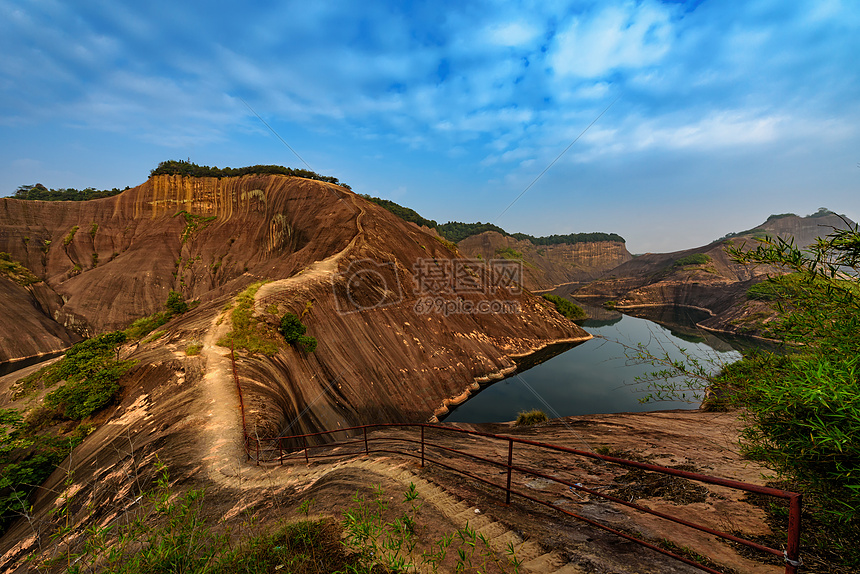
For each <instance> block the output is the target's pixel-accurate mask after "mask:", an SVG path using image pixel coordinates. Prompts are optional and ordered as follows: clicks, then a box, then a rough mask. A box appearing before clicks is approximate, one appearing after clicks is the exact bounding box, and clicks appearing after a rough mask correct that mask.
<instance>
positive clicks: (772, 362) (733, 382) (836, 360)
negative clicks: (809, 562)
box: [652, 225, 860, 572]
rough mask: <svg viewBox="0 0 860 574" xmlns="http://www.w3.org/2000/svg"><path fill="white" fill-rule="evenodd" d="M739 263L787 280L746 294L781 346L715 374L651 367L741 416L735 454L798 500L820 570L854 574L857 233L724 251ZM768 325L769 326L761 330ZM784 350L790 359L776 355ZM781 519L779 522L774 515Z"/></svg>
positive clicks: (859, 368) (859, 491)
mask: <svg viewBox="0 0 860 574" xmlns="http://www.w3.org/2000/svg"><path fill="white" fill-rule="evenodd" d="M726 251H727V253H728V254H729V256H730V257H731V258H732V259H733V260H734V261H736V262H738V263H741V264H746V265H768V266H776V267H780V268H782V269H783V270H785V271H787V272H789V274H788V275H784V276H780V277H775V278H772V279H769V280H767V281H764V282H762V283H760V284H759V285H757V286H755V287H754V288H752V289H751V292H750V293H749V295H750V296H751V297H752V298H754V299H759V300H763V301H767V302H769V303H771V304H772V306H773V308H774V310H775V311H777V313H778V317H777V318H776V320H774V321H769V322H768V323H767V325H768V327H767V328H768V330H769V332H770V333H772V335H771V336H773V337H774V338H777V339H779V340H780V341H781V342H783V343H784V344H785V346H784V348H783V349H781V351H782V353H776V352H769V351H766V350H760V349H756V350H751V351H745V352H744V356H743V358H742V359H741V360H740V361H738V362H735V363H732V364H730V365H727V366H724V367H723V368H722V370H721V371H720V372H719V374H717V375H713V374H710V373H708V372H705V371H704V370H703V369H701V368H700V365H699V364H697V363H696V360H695V359H694V358H691V357H690V356H689V355H687V357H686V361H673V360H671V359H670V358H669V357H668V356H667V357H663V358H654V357H652V359H654V360H655V362H652V364H657V365H663V366H665V367H666V369H665V370H664V371H662V373H665V376H662V377H661V379H662V380H663V381H664V382H665V381H669V380H670V378H669V377H671V376H678V377H683V378H684V382H683V383H681V384H675V385H673V384H672V383H669V387H667V388H670V389H672V390H674V392H675V394H677V392H678V391H683V390H684V389H685V388H686V386H685V385H687V384H688V381H690V380H692V378H691V376H692V377H698V378H699V379H700V380H703V381H705V382H707V384H708V386H709V389H710V391H711V394H712V398H711V399H709V400H708V401H707V405H706V406H707V407H708V408H720V407H723V408H725V407H735V408H740V409H742V410H741V412H742V413H743V414H742V416H743V417H744V421H745V424H746V427H745V429H744V430H743V432H742V441H741V444H742V448H743V452H744V454H745V455H746V456H748V457H750V458H753V459H755V460H759V461H761V462H763V463H764V464H765V465H766V466H767V467H769V468H770V469H772V470H773V471H775V472H776V475H777V478H778V479H779V480H781V481H787V482H788V483H790V484H791V489H792V490H795V491H799V492H801V493H803V495H804V499H803V500H804V508H805V509H807V511H808V512H810V513H811V514H812V515H814V516H816V517H818V518H819V519H818V520H817V521H816V522H815V523H814V525H813V528H814V529H815V530H814V531H812V532H810V530H809V529H808V526H804V531H803V534H802V536H803V537H804V542H802V544H809V545H811V546H813V548H811V551H812V552H813V553H815V554H817V555H818V556H820V557H826V558H822V559H823V560H826V561H827V563H826V564H825V565H822V566H821V567H820V568H817V569H816V571H822V572H849V571H851V572H854V571H857V568H858V566H860V482H858V477H860V337H858V336H857V334H858V333H860V279H858V277H860V229H858V227H857V226H856V225H854V226H852V227H851V228H849V229H835V230H834V231H833V233H831V234H830V235H828V236H827V237H826V238H821V239H819V240H818V242H816V243H815V244H813V245H812V246H810V247H809V248H808V249H806V250H804V251H801V250H800V249H799V248H797V247H796V246H795V245H794V244H793V243H792V242H790V241H785V240H782V239H779V238H775V239H767V240H765V241H764V242H762V243H761V244H760V245H758V246H757V247H756V248H755V249H743V248H741V247H731V246H729V247H727V249H726ZM771 325H773V326H771ZM786 350H788V351H790V353H786V352H785V351H786ZM783 516H784V515H783Z"/></svg>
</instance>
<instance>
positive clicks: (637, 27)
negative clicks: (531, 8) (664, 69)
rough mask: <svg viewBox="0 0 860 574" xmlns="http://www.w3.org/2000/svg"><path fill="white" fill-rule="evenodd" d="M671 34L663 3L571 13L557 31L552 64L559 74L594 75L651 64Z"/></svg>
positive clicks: (664, 50)
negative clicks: (562, 27) (569, 18)
mask: <svg viewBox="0 0 860 574" xmlns="http://www.w3.org/2000/svg"><path fill="white" fill-rule="evenodd" d="M672 34H673V30H672V23H671V22H670V18H669V12H668V10H667V9H666V8H664V7H660V6H657V5H653V4H651V3H643V4H640V5H638V6H636V5H632V4H625V5H621V6H609V7H607V8H604V9H603V10H602V11H601V12H599V13H597V14H594V15H591V14H583V15H579V16H577V17H574V18H573V20H572V21H571V22H570V24H569V25H568V27H567V28H566V29H564V30H563V31H562V32H560V33H559V34H558V37H557V42H556V46H555V49H554V53H553V54H552V57H551V62H552V67H553V69H554V70H555V72H556V73H557V74H558V75H560V76H578V77H585V78H597V77H602V76H605V75H606V74H608V73H610V72H612V71H613V70H616V69H619V68H633V69H635V68H641V67H643V66H650V65H654V64H656V63H658V62H659V61H660V60H661V59H662V58H663V56H665V55H666V53H667V52H668V51H669V49H670V47H671V43H672Z"/></svg>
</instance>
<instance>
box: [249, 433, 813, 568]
mask: <svg viewBox="0 0 860 574" xmlns="http://www.w3.org/2000/svg"><path fill="white" fill-rule="evenodd" d="M396 428H401V429H416V428H417V429H419V430H420V435H419V436H415V437H412V435H408V436H395V435H392V434H391V433H385V434H383V435H382V436H374V434H373V433H369V431H373V430H392V429H396ZM428 430H432V431H438V432H440V433H459V434H460V435H464V436H472V437H482V438H486V439H489V440H491V441H499V442H502V443H506V444H505V446H506V447H507V449H506V450H507V453H506V454H507V457H506V459H507V460H506V462H505V461H499V460H493V459H490V458H487V457H485V456H479V455H477V454H474V453H470V452H466V451H464V450H459V449H456V448H452V447H450V446H446V445H443V444H439V443H436V442H431V441H430V440H428V439H427V437H426V435H427V432H426V431H428ZM338 433H342V434H346V435H347V436H346V438H345V439H343V440H336V441H334V442H329V443H323V444H311V440H309V439H319V438H321V437H326V436H328V435H333V434H338ZM350 435H352V436H350ZM285 442H286V443H287V444H292V445H297V444H301V447H300V448H298V449H297V450H293V451H286V450H285V449H284V444H285ZM380 442H388V443H392V442H396V443H405V445H407V446H409V445H414V447H413V448H414V450H407V449H406V448H405V447H402V448H394V447H392V446H390V445H381V446H380V447H377V448H373V447H374V446H375V444H374V443H376V444H378V443H380ZM515 445H522V446H530V447H535V448H538V449H543V450H546V451H552V452H558V453H563V454H566V455H572V456H576V457H583V458H590V459H595V460H601V461H603V462H607V463H612V464H617V465H620V466H623V467H630V468H638V469H642V470H646V471H649V472H657V473H661V474H666V475H673V476H677V477H680V478H684V479H688V480H694V481H697V482H702V483H706V484H713V485H716V486H722V487H726V488H731V489H735V490H742V491H746V492H752V493H757V494H761V495H765V496H772V497H775V498H780V499H784V500H787V501H788V505H789V517H788V537H787V541H786V548H785V549H784V550H780V549H776V548H770V547H768V546H764V545H762V544H758V543H756V542H753V541H751V540H746V539H744V538H741V537H739V536H736V535H734V534H731V533H729V532H723V531H720V530H716V529H713V528H710V527H708V526H705V525H702V524H698V523H695V522H692V521H690V520H687V519H685V518H681V517H677V516H672V515H669V514H666V513H664V512H661V511H658V510H653V509H651V508H647V507H645V506H641V505H638V504H636V503H634V502H632V500H631V501H625V500H622V499H620V498H618V497H614V496H611V495H609V494H604V493H602V492H599V491H597V490H594V489H590V488H588V487H586V486H583V485H582V484H580V483H578V482H575V481H573V480H565V479H562V478H558V477H554V476H550V475H549V474H546V473H544V472H541V471H540V470H536V469H532V468H527V467H525V466H522V465H519V464H514V446H515ZM348 447H353V450H352V451H349V452H346V451H345V450H344V449H345V448H348ZM245 450H246V452H247V453H248V456H249V457H250V458H254V459H255V460H256V464H257V465H259V464H260V463H261V462H268V463H279V464H281V465H283V464H284V463H285V462H293V461H296V460H298V459H297V457H299V456H300V457H301V458H303V459H304V462H305V463H309V462H310V460H311V459H317V458H336V457H344V456H349V455H355V454H360V453H364V454H370V453H374V452H378V453H393V454H399V455H403V456H409V457H413V458H416V459H419V460H420V462H421V467H424V466H425V464H426V463H428V462H429V463H432V464H435V465H437V466H440V467H443V468H446V469H448V470H450V471H453V472H456V473H458V474H461V475H463V476H467V477H469V478H472V479H474V480H478V481H480V482H482V483H484V484H487V485H489V486H492V487H494V488H498V489H500V490H502V491H504V493H505V504H510V502H511V495H515V496H518V497H520V498H524V499H526V500H530V501H532V502H535V503H537V504H541V505H543V506H547V507H549V508H552V509H555V510H556V511H559V512H561V513H563V514H565V515H567V516H571V517H573V518H576V519H577V520H581V521H583V522H586V523H588V524H590V525H592V526H594V527H597V528H600V529H602V530H605V531H608V532H611V533H613V534H615V535H617V536H620V537H622V538H625V539H627V540H630V541H633V542H636V543H637V544H641V545H643V546H646V547H648V548H650V549H652V550H654V551H656V552H660V553H661V554H664V555H666V556H669V557H672V558H674V559H676V560H679V561H681V562H685V563H687V564H689V565H691V566H695V567H697V568H699V569H701V570H703V571H705V572H712V573H715V574H719V570H715V569H713V568H711V567H708V566H705V565H703V564H700V563H698V562H696V561H694V560H692V559H690V558H687V557H685V556H679V555H677V554H674V553H672V552H670V551H668V550H666V549H664V548H661V547H659V546H656V545H654V544H651V543H649V542H647V541H645V540H642V539H640V538H637V537H635V536H631V535H629V534H627V533H625V532H621V531H620V530H617V529H614V528H611V527H609V526H607V525H605V524H601V523H599V522H597V521H595V520H592V519H590V518H587V517H584V516H581V515H578V514H576V513H573V512H570V511H569V510H566V509H564V508H561V507H559V506H558V505H556V504H554V503H553V502H549V501H546V500H541V499H539V498H537V497H535V496H532V495H531V494H527V493H525V492H521V491H519V490H516V489H515V488H513V487H512V486H511V481H512V475H513V473H515V472H516V473H519V474H520V475H523V476H529V475H530V476H534V477H538V478H542V479H544V480H549V481H552V482H555V483H558V484H560V485H563V486H566V487H568V488H571V489H574V490H575V491H577V492H583V493H586V494H588V495H590V496H595V497H598V498H601V499H604V500H608V501H611V502H613V503H616V504H621V505H623V506H626V507H628V508H632V509H634V510H636V511H639V512H643V513H647V514H650V515H652V516H656V517H658V518H661V519H664V520H668V521H671V522H674V523H676V524H680V525H683V526H686V527H688V528H692V529H695V530H698V531H701V532H705V533H707V534H711V535H714V536H718V537H720V538H723V539H726V540H730V541H732V542H735V543H738V544H742V545H744V546H747V547H749V548H752V549H754V550H757V551H759V552H763V553H767V554H772V555H775V556H779V557H782V558H783V559H784V562H785V573H786V574H796V573H797V572H798V568H799V566H800V565H801V562H800V558H799V556H800V513H801V504H802V496H801V495H800V494H799V493H796V492H789V491H786V490H780V489H776V488H770V487H767V486H761V485H757V484H751V483H746V482H741V481H737V480H732V479H726V478H719V477H714V476H709V475H705V474H700V473H696V472H690V471H686V470H680V469H676V468H668V467H663V466H659V465H655V464H650V463H645V462H638V461H633V460H627V459H622V458H618V457H613V456H609V455H603V454H597V453H594V452H589V451H583V450H578V449H573V448H569V447H565V446H560V445H554V444H549V443H543V442H539V441H534V440H529V439H525V438H518V437H512V436H506V435H498V434H493V433H487V432H482V431H474V430H467V429H461V428H457V427H450V426H444V425H439V424H429V423H378V424H371V425H361V426H355V427H349V428H343V429H337V430H332V431H322V432H316V433H309V434H302V435H292V436H284V437H274V438H267V439H260V438H254V437H250V436H247V435H246V437H245ZM311 450H326V451H328V452H327V453H326V452H323V453H322V454H311ZM432 452H438V453H444V454H445V455H457V456H462V457H467V458H469V459H471V460H474V461H479V462H481V463H483V464H485V465H490V466H495V467H498V468H502V469H504V472H505V474H506V477H505V483H504V484H498V483H496V482H494V481H492V480H488V479H486V478H484V477H481V476H478V475H477V474H475V473H473V472H469V471H468V470H465V469H463V468H458V467H456V466H454V465H452V464H450V463H451V462H452V460H451V457H450V456H448V458H445V459H444V460H442V459H440V458H437V457H434V456H432V454H431V453H432Z"/></svg>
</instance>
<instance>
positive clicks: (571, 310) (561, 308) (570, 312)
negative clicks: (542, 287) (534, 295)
mask: <svg viewBox="0 0 860 574" xmlns="http://www.w3.org/2000/svg"><path fill="white" fill-rule="evenodd" d="M541 297H543V298H544V299H546V300H547V301H549V302H550V303H552V304H553V305H555V309H556V311H558V312H559V313H561V314H562V315H564V316H565V317H567V318H568V319H570V320H571V321H578V320H579V319H585V318H587V317H588V315H586V313H585V311H583V310H582V307H580V306H579V305H576V304H574V303H572V302H570V301H569V300H567V299H565V298H564V297H559V296H558V295H551V294H549V293H544V294H543V295H541Z"/></svg>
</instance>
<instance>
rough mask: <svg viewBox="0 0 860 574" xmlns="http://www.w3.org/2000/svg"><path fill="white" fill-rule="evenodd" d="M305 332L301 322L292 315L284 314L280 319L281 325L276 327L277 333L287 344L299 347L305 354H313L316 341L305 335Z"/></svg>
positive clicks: (305, 329) (305, 328)
mask: <svg viewBox="0 0 860 574" xmlns="http://www.w3.org/2000/svg"><path fill="white" fill-rule="evenodd" d="M307 330H308V328H307V327H305V326H304V325H303V324H302V320H301V319H299V317H298V316H297V315H295V314H293V313H286V314H285V315H284V316H283V317H281V324H280V326H279V327H278V331H279V332H280V333H281V335H283V336H284V340H286V341H287V343H290V344H295V345H297V346H299V347H301V348H302V349H303V350H304V351H305V352H306V353H313V352H314V351H315V350H316V348H317V340H316V339H315V338H314V337H309V336H307V335H305V332H306V331H307Z"/></svg>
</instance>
